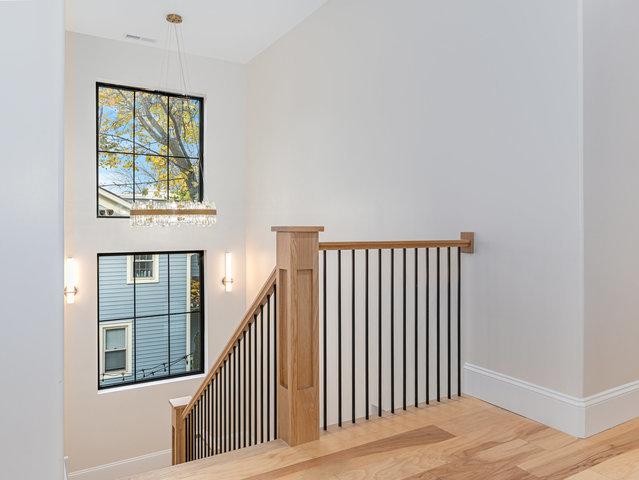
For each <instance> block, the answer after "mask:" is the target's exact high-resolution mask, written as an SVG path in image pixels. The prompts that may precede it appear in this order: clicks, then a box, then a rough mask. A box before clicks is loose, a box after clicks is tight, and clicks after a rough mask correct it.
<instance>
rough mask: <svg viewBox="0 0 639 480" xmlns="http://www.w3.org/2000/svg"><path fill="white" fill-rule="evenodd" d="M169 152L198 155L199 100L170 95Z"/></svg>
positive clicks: (195, 156) (194, 156)
mask: <svg viewBox="0 0 639 480" xmlns="http://www.w3.org/2000/svg"><path fill="white" fill-rule="evenodd" d="M169 105H170V109H171V110H170V113H171V116H170V120H169V125H170V130H169V140H170V152H169V154H170V155H172V156H178V157H192V158H197V157H199V156H200V101H199V100H196V99H191V98H181V97H171V98H170V99H169Z"/></svg>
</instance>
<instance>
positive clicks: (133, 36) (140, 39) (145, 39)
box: [124, 33, 157, 43]
mask: <svg viewBox="0 0 639 480" xmlns="http://www.w3.org/2000/svg"><path fill="white" fill-rule="evenodd" d="M124 38H126V39H127V40H135V41H137V42H146V43H155V42H156V41H157V40H155V39H154V38H148V37H143V36H141V35H136V34H134V33H127V34H126V35H124Z"/></svg>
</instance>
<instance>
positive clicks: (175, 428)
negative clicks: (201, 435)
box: [169, 397, 191, 465]
mask: <svg viewBox="0 0 639 480" xmlns="http://www.w3.org/2000/svg"><path fill="white" fill-rule="evenodd" d="M190 401H191V397H181V398H174V399H171V400H169V404H170V405H171V464H172V465H179V464H180V463H184V462H186V428H185V425H184V419H183V418H182V412H183V411H184V409H185V408H186V406H187V405H188V403H189V402H190Z"/></svg>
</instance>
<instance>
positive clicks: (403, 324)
mask: <svg viewBox="0 0 639 480" xmlns="http://www.w3.org/2000/svg"><path fill="white" fill-rule="evenodd" d="M402 254H403V255H402V376H403V377H404V378H403V380H402V382H403V383H402V408H403V409H404V410H406V249H405V248H404V249H403V250H402Z"/></svg>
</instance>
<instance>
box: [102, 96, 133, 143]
mask: <svg viewBox="0 0 639 480" xmlns="http://www.w3.org/2000/svg"><path fill="white" fill-rule="evenodd" d="M98 132H99V147H98V148H99V150H100V151H108V152H126V153H133V92H132V91H131V90H124V89H118V88H110V87H99V88H98Z"/></svg>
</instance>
